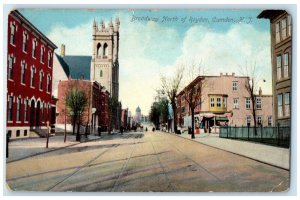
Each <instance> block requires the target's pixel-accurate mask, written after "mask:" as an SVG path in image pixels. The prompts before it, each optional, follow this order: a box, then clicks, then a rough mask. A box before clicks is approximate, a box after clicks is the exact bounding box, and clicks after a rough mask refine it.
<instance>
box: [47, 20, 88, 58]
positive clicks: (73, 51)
mask: <svg viewBox="0 0 300 200" xmlns="http://www.w3.org/2000/svg"><path fill="white" fill-rule="evenodd" d="M92 25H93V20H92V19H91V20H90V21H88V22H86V23H83V24H79V25H78V26H75V27H72V28H69V27H65V26H63V25H62V24H60V23H59V24H55V25H53V27H52V28H51V29H50V31H49V33H48V34H47V36H48V37H49V39H51V40H52V41H53V42H54V43H55V44H56V45H57V47H58V48H57V49H56V51H55V52H56V53H57V54H60V47H61V44H65V45H66V55H91V54H92Z"/></svg>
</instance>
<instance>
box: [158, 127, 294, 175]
mask: <svg viewBox="0 0 300 200" xmlns="http://www.w3.org/2000/svg"><path fill="white" fill-rule="evenodd" d="M160 132H161V131H160ZM161 133H167V134H169V135H172V136H176V137H179V138H183V139H186V140H189V141H192V142H196V143H200V144H202V145H206V146H209V147H211V148H215V149H219V150H222V151H226V152H228V153H232V154H235V155H239V156H242V157H245V158H248V159H251V160H254V161H257V162H260V163H264V164H267V165H270V166H273V167H277V168H280V169H283V170H286V171H290V169H289V168H285V167H282V166H279V165H276V164H272V163H268V162H265V161H262V160H259V159H257V158H252V157H249V156H246V155H243V154H239V153H235V152H232V151H229V150H226V149H222V148H220V147H215V146H211V145H209V144H205V143H202V142H200V141H196V140H192V139H189V138H186V137H182V136H179V135H177V134H175V133H168V132H161Z"/></svg>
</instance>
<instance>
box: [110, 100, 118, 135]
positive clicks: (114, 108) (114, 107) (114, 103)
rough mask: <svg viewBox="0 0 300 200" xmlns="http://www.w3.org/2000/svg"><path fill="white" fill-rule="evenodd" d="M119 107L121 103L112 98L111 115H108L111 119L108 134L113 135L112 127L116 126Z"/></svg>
mask: <svg viewBox="0 0 300 200" xmlns="http://www.w3.org/2000/svg"><path fill="white" fill-rule="evenodd" d="M118 106H119V102H118V100H117V99H116V98H115V97H110V98H109V105H108V108H109V113H108V117H109V127H108V133H109V134H110V133H111V130H112V128H113V127H112V126H113V125H114V126H115V124H116V114H117V109H118Z"/></svg>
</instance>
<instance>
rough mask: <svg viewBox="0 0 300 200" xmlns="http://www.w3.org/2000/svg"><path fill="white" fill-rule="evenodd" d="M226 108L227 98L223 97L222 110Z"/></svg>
mask: <svg viewBox="0 0 300 200" xmlns="http://www.w3.org/2000/svg"><path fill="white" fill-rule="evenodd" d="M226 107H227V98H226V97H223V108H226Z"/></svg>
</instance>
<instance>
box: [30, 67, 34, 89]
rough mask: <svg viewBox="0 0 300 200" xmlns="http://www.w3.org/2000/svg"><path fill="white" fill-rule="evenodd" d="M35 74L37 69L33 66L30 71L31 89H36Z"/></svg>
mask: <svg viewBox="0 0 300 200" xmlns="http://www.w3.org/2000/svg"><path fill="white" fill-rule="evenodd" d="M34 73H35V67H34V66H32V67H31V71H30V87H34V85H33V84H34Z"/></svg>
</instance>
